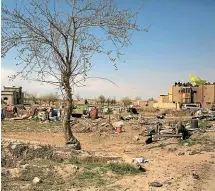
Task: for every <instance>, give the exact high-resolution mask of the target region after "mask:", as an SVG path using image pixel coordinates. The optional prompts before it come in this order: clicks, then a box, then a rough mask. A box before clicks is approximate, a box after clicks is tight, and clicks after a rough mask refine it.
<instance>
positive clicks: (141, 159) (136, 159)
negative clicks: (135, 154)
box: [132, 157, 149, 163]
mask: <svg viewBox="0 0 215 191" xmlns="http://www.w3.org/2000/svg"><path fill="white" fill-rule="evenodd" d="M134 161H136V162H138V163H147V162H149V160H147V159H144V158H142V157H141V158H133V159H132V162H134Z"/></svg>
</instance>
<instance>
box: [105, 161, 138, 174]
mask: <svg viewBox="0 0 215 191" xmlns="http://www.w3.org/2000/svg"><path fill="white" fill-rule="evenodd" d="M105 168H106V169H108V170H111V171H112V172H114V173H116V174H121V175H125V174H128V175H134V174H140V173H142V172H141V171H140V170H138V169H137V168H135V167H134V166H133V165H131V164H127V163H109V164H106V165H105Z"/></svg>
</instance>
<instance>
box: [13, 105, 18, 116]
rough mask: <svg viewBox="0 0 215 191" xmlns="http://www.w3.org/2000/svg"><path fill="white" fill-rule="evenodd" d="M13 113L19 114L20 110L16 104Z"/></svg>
mask: <svg viewBox="0 0 215 191" xmlns="http://www.w3.org/2000/svg"><path fill="white" fill-rule="evenodd" d="M13 113H14V114H16V115H17V114H18V110H17V107H16V106H14V108H13Z"/></svg>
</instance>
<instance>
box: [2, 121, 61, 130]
mask: <svg viewBox="0 0 215 191" xmlns="http://www.w3.org/2000/svg"><path fill="white" fill-rule="evenodd" d="M1 131H2V132H62V131H63V128H62V125H61V122H60V121H55V122H50V123H49V122H45V123H41V122H40V121H34V120H18V121H16V120H11V121H10V120H4V121H2V129H1Z"/></svg>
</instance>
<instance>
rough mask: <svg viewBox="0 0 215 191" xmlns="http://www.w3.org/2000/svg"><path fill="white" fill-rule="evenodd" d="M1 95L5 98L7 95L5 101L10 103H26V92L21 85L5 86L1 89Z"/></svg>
mask: <svg viewBox="0 0 215 191" xmlns="http://www.w3.org/2000/svg"><path fill="white" fill-rule="evenodd" d="M1 96H2V98H3V100H4V98H6V97H7V100H4V101H5V102H6V103H7V104H8V105H10V104H11V105H17V104H21V105H22V104H24V94H23V93H22V88H21V87H18V88H17V87H4V90H3V91H1Z"/></svg>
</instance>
